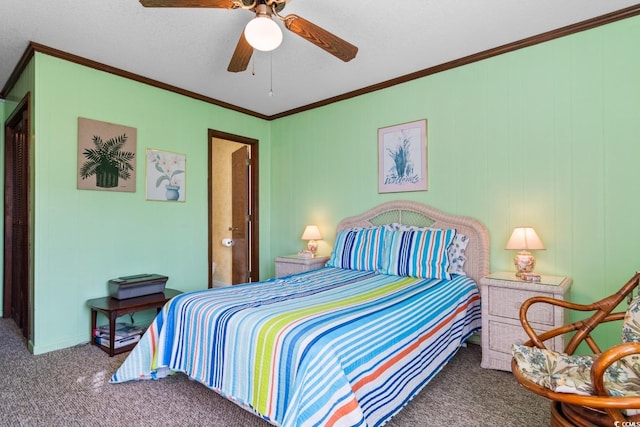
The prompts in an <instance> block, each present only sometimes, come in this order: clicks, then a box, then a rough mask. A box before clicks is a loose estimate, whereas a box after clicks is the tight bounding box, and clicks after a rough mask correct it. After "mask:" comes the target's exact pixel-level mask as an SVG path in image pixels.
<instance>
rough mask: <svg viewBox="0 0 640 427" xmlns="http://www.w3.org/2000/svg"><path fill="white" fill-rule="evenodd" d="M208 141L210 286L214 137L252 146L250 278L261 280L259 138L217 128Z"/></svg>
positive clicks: (209, 135)
mask: <svg viewBox="0 0 640 427" xmlns="http://www.w3.org/2000/svg"><path fill="white" fill-rule="evenodd" d="M207 136H208V141H207V147H208V168H209V169H208V176H207V188H208V193H207V199H208V205H207V206H208V210H209V211H208V213H207V218H208V224H207V230H208V233H207V234H208V235H207V239H208V251H209V254H208V260H209V264H208V268H207V270H208V271H209V273H208V274H209V280H208V287H209V288H210V287H211V286H212V284H213V271H212V269H211V263H212V262H213V239H212V237H211V236H212V230H211V224H212V217H211V212H212V209H213V200H212V198H211V192H212V188H213V182H212V176H213V161H212V152H213V139H214V138H217V139H226V140H228V141H233V142H238V143H240V144H245V145H249V146H250V150H249V151H250V153H251V172H250V174H249V200H250V201H249V215H250V216H251V222H250V223H249V235H250V236H251V237H250V242H249V245H248V248H249V254H250V256H249V269H250V271H251V273H250V275H249V280H250V281H251V282H257V281H259V280H260V254H259V248H260V245H259V236H260V234H259V228H260V221H259V217H258V212H259V209H258V195H259V191H258V190H259V187H258V175H259V173H258V171H259V169H258V164H259V162H258V140H257V139H253V138H249V137H246V136H241V135H235V134H232V133H228V132H223V131H219V130H215V129H209V132H208V135H207Z"/></svg>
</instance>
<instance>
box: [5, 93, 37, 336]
mask: <svg viewBox="0 0 640 427" xmlns="http://www.w3.org/2000/svg"><path fill="white" fill-rule="evenodd" d="M30 105H31V102H30V95H29V94H27V95H26V96H25V97H24V98H23V100H22V101H21V102H20V103H19V104H18V106H17V107H16V109H15V110H14V111H13V113H12V114H11V116H9V118H8V119H7V121H6V122H5V130H4V132H5V153H4V154H5V157H4V171H5V174H4V276H3V277H4V280H3V317H8V318H12V319H13V320H14V322H15V323H16V325H17V326H18V328H20V329H21V330H22V335H23V336H24V337H25V338H26V339H27V340H30V339H31V322H30V319H31V292H30V280H29V271H30V261H29V260H30V256H29V242H30V241H31V238H30V237H31V227H30V221H29V197H30V193H29V188H30V182H29V170H30V169H29V141H30V134H31V132H30V119H29V117H30V114H31V113H30V109H31V108H30Z"/></svg>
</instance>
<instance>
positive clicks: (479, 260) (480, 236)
mask: <svg viewBox="0 0 640 427" xmlns="http://www.w3.org/2000/svg"><path fill="white" fill-rule="evenodd" d="M393 222H397V223H400V224H405V225H415V226H419V227H432V228H455V229H456V230H457V231H458V233H462V234H464V235H466V236H467V237H469V245H468V246H467V250H466V254H465V255H466V257H467V261H466V262H465V264H464V271H465V273H467V275H468V276H469V277H471V278H473V279H474V280H475V281H476V283H478V282H479V280H480V278H481V277H483V276H486V275H487V274H489V232H488V230H487V229H486V227H485V226H484V225H482V223H480V221H478V220H476V219H474V218H470V217H467V216H459V215H450V214H447V213H445V212H442V211H441V210H438V209H436V208H433V207H431V206H427V205H423V204H422V203H417V202H411V201H407V200H397V201H394V202H387V203H383V204H381V205H378V206H376V207H374V208H372V209H370V210H368V211H366V212H364V213H362V214H360V215H356V216H352V217H348V218H345V219H343V220H342V221H340V223H338V227H337V228H338V231H340V230H344V229H345V228H352V227H372V226H378V225H384V224H390V223H393Z"/></svg>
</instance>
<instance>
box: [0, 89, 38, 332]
mask: <svg viewBox="0 0 640 427" xmlns="http://www.w3.org/2000/svg"><path fill="white" fill-rule="evenodd" d="M25 113H26V122H27V123H26V126H25V127H26V138H25V140H26V157H27V159H26V162H27V170H26V171H25V174H24V176H25V179H26V185H25V188H26V194H25V195H24V196H25V198H26V203H27V206H26V211H27V213H26V215H27V237H26V241H27V248H31V247H32V244H33V242H32V229H31V176H30V175H31V173H30V170H31V166H30V165H31V150H32V147H31V93H30V92H27V94H26V95H25V96H24V97H23V98H22V99H21V100H20V102H19V103H18V105H17V106H16V108H15V109H14V110H13V112H12V113H11V115H10V116H9V117H8V118H7V120H6V121H5V122H4V135H5V141H4V143H5V147H4V152H5V154H4V165H3V166H4V193H5V194H4V214H5V221H4V229H3V231H4V244H3V258H4V261H3V276H2V287H3V290H2V292H3V293H2V297H3V312H2V317H5V318H13V313H12V310H13V309H12V306H11V305H12V298H13V294H12V289H13V284H12V282H11V280H12V278H13V273H12V269H13V268H14V266H15V263H14V262H13V260H12V256H11V255H12V254H13V250H12V249H11V242H12V240H13V227H12V226H9V225H8V223H7V222H8V221H7V218H8V217H12V216H11V215H10V214H9V213H8V209H9V207H10V206H12V203H13V192H14V188H13V174H14V171H15V166H16V165H15V164H13V163H12V164H9V162H12V161H13V157H12V156H7V150H10V149H13V133H12V132H11V134H10V126H11V124H12V123H14V122H15V121H16V120H22V116H23V115H24V114H25ZM10 144H11V147H10ZM8 253H9V255H8ZM24 262H26V263H27V265H26V267H25V268H26V276H27V277H26V283H25V284H23V286H25V289H24V292H25V297H24V299H25V302H26V303H25V304H24V307H21V308H22V310H24V311H25V312H23V313H20V317H21V319H23V322H22V323H23V324H22V325H21V329H22V335H23V336H24V337H25V338H26V339H27V341H29V340H31V336H32V335H31V323H32V322H31V317H32V313H33V307H32V304H33V295H32V291H31V277H32V276H31V274H32V265H31V251H30V249H27V257H26V260H25V261H24Z"/></svg>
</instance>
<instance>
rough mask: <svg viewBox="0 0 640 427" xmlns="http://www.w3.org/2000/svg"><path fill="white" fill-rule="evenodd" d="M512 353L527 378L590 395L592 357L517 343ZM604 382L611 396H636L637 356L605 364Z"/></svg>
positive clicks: (563, 390)
mask: <svg viewBox="0 0 640 427" xmlns="http://www.w3.org/2000/svg"><path fill="white" fill-rule="evenodd" d="M512 353H513V357H514V358H515V360H516V363H517V366H518V370H519V371H520V373H522V375H523V376H524V377H525V378H527V379H528V380H530V381H532V382H534V383H536V384H538V385H540V386H542V387H545V388H548V389H550V390H553V391H556V392H559V393H576V394H581V395H590V394H593V386H592V383H591V366H592V365H593V360H594V356H590V355H589V356H575V355H573V356H570V355H567V354H565V353H559V352H556V351H552V350H543V349H540V348H537V347H526V346H523V345H517V344H514V345H513V347H512ZM604 385H605V387H606V389H607V390H608V391H609V393H610V394H611V395H612V396H640V355H631V356H627V357H625V358H623V359H621V360H618V361H616V362H615V363H613V364H612V365H611V366H609V368H607V370H606V372H605V378H604Z"/></svg>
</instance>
